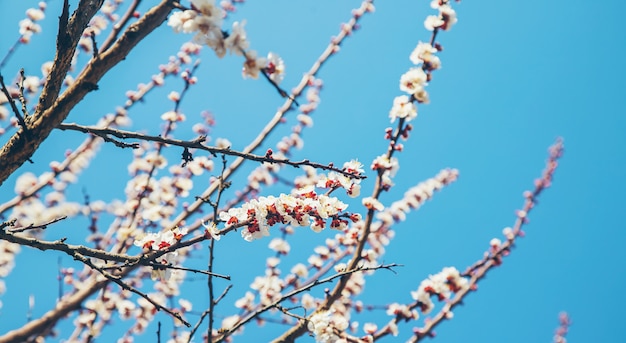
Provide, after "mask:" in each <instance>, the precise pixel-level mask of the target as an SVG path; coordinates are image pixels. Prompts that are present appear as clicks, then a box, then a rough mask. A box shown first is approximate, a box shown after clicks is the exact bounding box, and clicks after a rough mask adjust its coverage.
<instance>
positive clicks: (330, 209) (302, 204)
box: [219, 186, 360, 241]
mask: <svg viewBox="0 0 626 343" xmlns="http://www.w3.org/2000/svg"><path fill="white" fill-rule="evenodd" d="M346 208H348V205H346V204H344V203H343V202H341V201H339V200H338V199H337V198H334V197H329V196H326V195H318V194H317V193H315V190H314V187H312V186H308V187H305V188H302V189H298V190H296V191H295V194H294V195H287V194H281V195H280V196H279V197H274V196H269V197H259V198H258V199H253V200H251V201H250V202H247V203H245V204H244V205H243V206H242V207H237V208H231V209H229V210H228V212H221V213H220V215H219V217H220V220H221V221H223V222H225V223H226V228H228V227H230V226H234V225H238V224H239V223H246V224H245V226H244V227H243V230H241V236H242V237H243V238H244V239H245V240H246V241H252V240H255V239H259V238H261V237H263V236H268V235H269V229H270V227H271V226H273V225H276V224H286V225H292V226H310V227H311V229H312V230H313V231H315V232H320V231H322V230H323V229H324V228H325V227H326V224H327V223H326V221H327V220H329V219H330V220H331V223H330V227H331V228H333V229H337V230H342V229H344V228H345V227H347V225H348V220H347V219H345V218H349V219H350V220H352V221H356V220H359V219H360V217H359V216H358V215H354V214H353V215H348V214H345V213H342V212H343V211H345V210H346Z"/></svg>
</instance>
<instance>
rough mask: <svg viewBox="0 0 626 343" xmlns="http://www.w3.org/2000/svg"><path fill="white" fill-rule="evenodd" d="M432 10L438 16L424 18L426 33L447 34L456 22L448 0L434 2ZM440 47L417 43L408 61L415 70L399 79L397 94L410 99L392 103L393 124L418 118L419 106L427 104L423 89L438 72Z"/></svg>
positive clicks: (400, 99)
mask: <svg viewBox="0 0 626 343" xmlns="http://www.w3.org/2000/svg"><path fill="white" fill-rule="evenodd" d="M431 7H432V8H434V9H437V10H439V15H430V16H428V17H427V18H426V21H425V22H424V25H425V26H426V28H427V29H428V30H429V31H433V30H435V29H437V30H438V29H441V30H449V29H450V28H451V27H452V25H454V24H455V23H456V22H457V18H456V12H455V11H454V10H453V9H452V7H451V6H450V1H449V0H433V1H432V2H431ZM440 48H441V47H440V46H439V45H438V44H435V46H434V47H433V46H432V45H431V44H430V43H423V42H419V43H418V44H417V46H416V47H415V49H414V50H413V52H412V53H411V55H410V60H411V62H413V63H414V64H415V65H418V66H417V67H413V68H411V69H409V71H407V72H406V73H404V74H403V75H402V76H401V77H400V90H401V91H403V92H406V93H408V94H409V95H410V97H409V96H406V95H401V96H398V97H396V98H395V99H394V101H393V107H392V108H391V111H389V118H391V122H394V121H395V120H396V118H403V119H405V120H406V121H410V120H412V119H415V118H416V117H417V106H415V104H414V103H413V101H417V102H418V103H426V104H427V103H428V102H429V98H428V92H426V88H425V87H426V86H427V85H428V81H430V78H431V72H432V71H433V70H436V69H439V68H441V60H440V59H439V57H437V56H436V55H435V53H436V52H437V51H439V50H440Z"/></svg>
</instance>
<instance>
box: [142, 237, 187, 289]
mask: <svg viewBox="0 0 626 343" xmlns="http://www.w3.org/2000/svg"><path fill="white" fill-rule="evenodd" d="M186 234H187V228H182V229H181V228H178V227H176V228H175V229H174V230H168V231H161V232H151V233H147V234H144V235H143V237H138V238H137V239H135V242H134V244H135V245H136V246H138V247H141V248H142V249H143V250H147V251H156V250H165V249H167V248H169V247H170V246H172V245H174V244H176V243H177V242H179V241H180V240H181V239H182V238H183V236H184V235H186ZM177 255H178V252H177V251H173V252H168V253H167V254H165V255H163V256H161V257H160V258H159V263H161V264H170V263H171V262H172V261H173V260H174V259H175V258H176V256H177ZM151 276H152V279H153V280H156V279H160V280H169V279H170V278H171V277H172V270H171V269H169V268H166V269H160V268H155V269H153V270H152V275H151Z"/></svg>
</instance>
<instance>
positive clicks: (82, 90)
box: [0, 0, 178, 185]
mask: <svg viewBox="0 0 626 343" xmlns="http://www.w3.org/2000/svg"><path fill="white" fill-rule="evenodd" d="M103 1H104V0H98V1H96V0H91V1H86V0H83V1H81V2H80V3H79V6H78V9H77V10H76V11H75V12H74V14H73V15H72V18H70V19H69V21H67V24H66V19H67V9H68V5H67V0H66V1H65V6H64V11H63V14H62V15H61V19H60V27H59V37H58V40H57V50H58V51H57V56H56V57H55V59H54V63H53V67H52V70H51V71H50V74H49V75H48V80H47V82H46V85H45V86H44V89H43V91H42V93H41V96H40V100H39V105H38V106H37V109H36V110H35V113H34V114H33V115H32V116H30V117H29V119H30V120H28V121H27V122H26V124H27V128H28V130H29V131H30V132H31V135H29V137H30V139H28V138H27V137H25V135H24V134H23V130H20V131H18V132H17V133H15V134H14V135H13V136H12V137H11V139H10V140H9V141H8V142H7V143H6V144H5V145H4V146H3V147H2V149H1V150H0V185H1V184H2V183H4V181H6V179H7V178H8V177H9V176H10V175H11V174H12V173H13V172H14V171H15V170H16V169H17V168H19V167H20V166H21V165H22V164H23V163H24V161H26V160H27V159H29V158H30V157H31V156H32V155H33V154H34V152H35V151H36V150H37V148H39V145H41V143H42V142H43V141H44V140H45V139H46V138H47V137H48V135H49V134H50V132H51V131H52V129H54V128H55V127H57V126H58V125H59V124H60V123H61V122H62V121H63V120H64V119H65V118H66V117H67V116H68V114H69V113H70V111H71V110H72V109H73V108H74V106H76V104H78V103H79V102H80V101H81V100H82V99H83V98H84V97H85V95H87V93H88V92H90V91H93V90H96V89H97V88H98V86H97V84H98V81H100V79H101V78H102V77H103V76H104V75H105V74H106V73H107V72H108V71H109V70H111V68H113V67H114V66H115V65H117V64H118V63H119V62H120V61H122V60H123V59H124V58H126V56H127V55H128V54H129V53H130V51H131V50H132V49H133V48H134V47H135V46H136V45H137V44H138V43H139V42H140V41H141V40H143V38H145V37H146V36H147V35H148V34H150V33H151V32H152V31H153V30H154V29H156V28H157V27H158V26H160V25H161V24H162V23H163V22H164V21H165V19H166V18H167V15H168V14H169V13H170V11H171V10H172V8H173V5H172V3H174V2H177V1H178V0H162V1H161V3H160V4H158V5H156V6H154V7H153V8H151V9H150V10H149V11H148V12H147V13H146V14H145V15H144V16H143V17H142V18H141V19H139V20H138V21H137V22H135V23H133V24H132V25H130V26H129V27H128V29H126V31H125V32H124V34H123V35H122V36H121V37H120V38H119V39H118V40H117V41H116V42H115V44H113V46H111V48H109V49H108V50H106V51H104V52H102V53H101V54H99V58H98V59H92V60H91V61H90V62H89V63H88V64H87V65H86V66H85V68H84V69H83V71H82V72H81V73H80V75H79V76H78V77H77V78H76V81H75V82H74V83H73V84H72V85H71V86H70V87H68V89H67V90H66V91H65V92H64V93H63V94H61V96H58V94H59V91H60V86H61V84H62V82H63V80H64V78H65V75H66V73H67V70H68V69H69V66H70V63H71V59H72V56H73V54H74V51H75V49H76V45H77V43H78V40H79V39H80V36H81V34H82V32H83V31H84V30H85V28H86V27H87V24H88V23H89V20H90V19H91V18H92V17H93V15H94V14H95V13H96V12H97V10H98V9H99V8H100V6H101V5H102V2H103Z"/></svg>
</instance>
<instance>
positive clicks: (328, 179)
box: [316, 160, 364, 198]
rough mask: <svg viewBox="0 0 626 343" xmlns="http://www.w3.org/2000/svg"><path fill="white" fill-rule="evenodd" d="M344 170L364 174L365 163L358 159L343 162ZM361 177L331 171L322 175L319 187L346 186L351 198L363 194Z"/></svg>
mask: <svg viewBox="0 0 626 343" xmlns="http://www.w3.org/2000/svg"><path fill="white" fill-rule="evenodd" d="M343 170H344V171H346V172H348V173H350V174H353V175H363V172H364V170H363V164H361V163H360V162H359V161H357V160H352V161H350V162H346V163H344V164H343ZM360 183H361V179H357V178H351V177H348V176H346V175H344V174H340V173H337V172H330V173H328V175H327V176H325V175H322V176H321V177H320V179H319V180H318V181H317V184H316V186H317V187H319V188H330V189H337V188H344V189H345V190H346V193H347V194H348V196H350V197H351V198H356V197H358V196H359V194H361V185H360Z"/></svg>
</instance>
